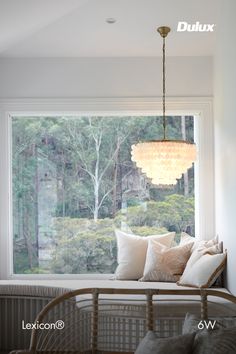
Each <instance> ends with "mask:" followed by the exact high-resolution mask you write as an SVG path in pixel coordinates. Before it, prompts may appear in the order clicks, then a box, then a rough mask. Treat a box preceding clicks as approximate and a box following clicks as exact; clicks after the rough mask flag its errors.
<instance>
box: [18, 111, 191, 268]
mask: <svg viewBox="0 0 236 354" xmlns="http://www.w3.org/2000/svg"><path fill="white" fill-rule="evenodd" d="M167 134H168V138H170V139H187V140H189V141H193V137H194V118H193V117H192V116H173V117H168V131H167ZM161 138H162V118H161V117H157V116H148V117H147V116H115V117H114V116H113V117H103V116H96V117H95V116H75V117H71V116H70V117H63V116H54V117H53V116H50V117H46V116H40V115H39V116H37V117H36V116H35V117H24V116H13V117H12V214H13V271H14V273H15V274H33V273H39V274H42V273H49V274H82V273H86V274H87V273H112V272H114V270H115V268H116V258H117V249H116V239H115V234H114V230H115V228H121V229H123V230H126V231H127V232H130V233H135V234H139V235H143V236H146V235H150V234H157V233H164V232H166V230H169V231H176V233H177V237H178V235H180V232H181V231H187V232H188V233H190V234H191V235H193V236H194V234H195V211H194V205H195V202H194V166H193V167H192V168H191V169H189V170H188V172H187V173H186V174H185V175H183V177H182V178H181V179H180V180H178V182H177V184H176V185H175V186H171V187H168V188H163V187H162V188H160V187H159V186H156V185H153V184H152V183H151V181H150V180H149V179H148V178H147V177H146V176H145V175H144V174H142V173H141V171H140V170H139V169H137V167H136V166H135V164H134V163H133V162H132V161H131V145H132V144H134V143H136V142H138V141H141V140H142V141H145V140H152V139H161Z"/></svg>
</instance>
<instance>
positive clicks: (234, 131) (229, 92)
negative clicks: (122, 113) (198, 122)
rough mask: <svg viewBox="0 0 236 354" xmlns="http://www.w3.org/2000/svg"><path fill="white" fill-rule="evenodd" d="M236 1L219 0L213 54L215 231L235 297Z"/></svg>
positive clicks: (230, 287) (229, 286)
mask: <svg viewBox="0 0 236 354" xmlns="http://www.w3.org/2000/svg"><path fill="white" fill-rule="evenodd" d="M235 14H236V1H235V0H226V1H222V8H221V12H220V20H221V21H220V23H219V25H218V35H217V41H218V42H217V49H216V55H215V68H214V73H215V84H214V90H215V156H216V158H215V168H216V171H215V172H216V174H215V175H216V181H215V182H216V183H215V187H216V231H217V233H218V235H219V237H220V239H221V240H223V242H224V247H225V248H227V250H228V266H227V285H228V288H229V290H230V291H232V292H233V293H234V294H235V295H236V275H235V271H236V46H235V41H236V26H235Z"/></svg>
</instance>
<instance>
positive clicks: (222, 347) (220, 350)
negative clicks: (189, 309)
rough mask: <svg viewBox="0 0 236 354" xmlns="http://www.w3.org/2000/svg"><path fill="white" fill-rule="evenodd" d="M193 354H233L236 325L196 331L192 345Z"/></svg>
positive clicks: (234, 350) (235, 351) (235, 343)
mask: <svg viewBox="0 0 236 354" xmlns="http://www.w3.org/2000/svg"><path fill="white" fill-rule="evenodd" d="M192 353H193V354H235V353H236V327H234V328H226V329H220V330H216V331H207V330H204V331H201V332H198V333H197V335H196V337H195V340H194V345H193V352H192Z"/></svg>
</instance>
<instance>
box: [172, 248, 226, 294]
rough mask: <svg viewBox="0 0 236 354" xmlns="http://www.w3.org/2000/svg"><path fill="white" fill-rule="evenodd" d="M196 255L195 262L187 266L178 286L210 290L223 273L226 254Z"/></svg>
mask: <svg viewBox="0 0 236 354" xmlns="http://www.w3.org/2000/svg"><path fill="white" fill-rule="evenodd" d="M198 256H199V255H196V259H195V260H194V261H193V260H191V259H190V262H191V263H190V264H189V265H188V264H187V266H186V268H185V270H184V273H183V275H182V276H181V278H180V280H179V281H178V283H177V284H178V285H183V286H193V287H200V288H209V287H210V286H211V285H212V284H213V283H214V281H215V280H216V278H217V277H218V276H219V275H220V273H221V272H222V271H223V269H224V266H225V261H226V254H225V253H220V254H209V253H204V254H200V257H198Z"/></svg>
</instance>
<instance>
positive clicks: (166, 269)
mask: <svg viewBox="0 0 236 354" xmlns="http://www.w3.org/2000/svg"><path fill="white" fill-rule="evenodd" d="M192 245H193V243H188V244H186V245H182V246H181V245H180V246H176V247H172V248H167V247H165V246H163V245H162V244H160V243H159V242H158V241H156V240H154V239H149V241H148V250H147V257H146V263H145V267H144V272H143V277H142V278H141V279H140V281H167V282H176V281H177V280H178V279H179V278H180V275H181V274H182V273H183V271H184V268H185V265H186V263H187V261H188V259H189V257H190V251H191V248H192Z"/></svg>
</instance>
